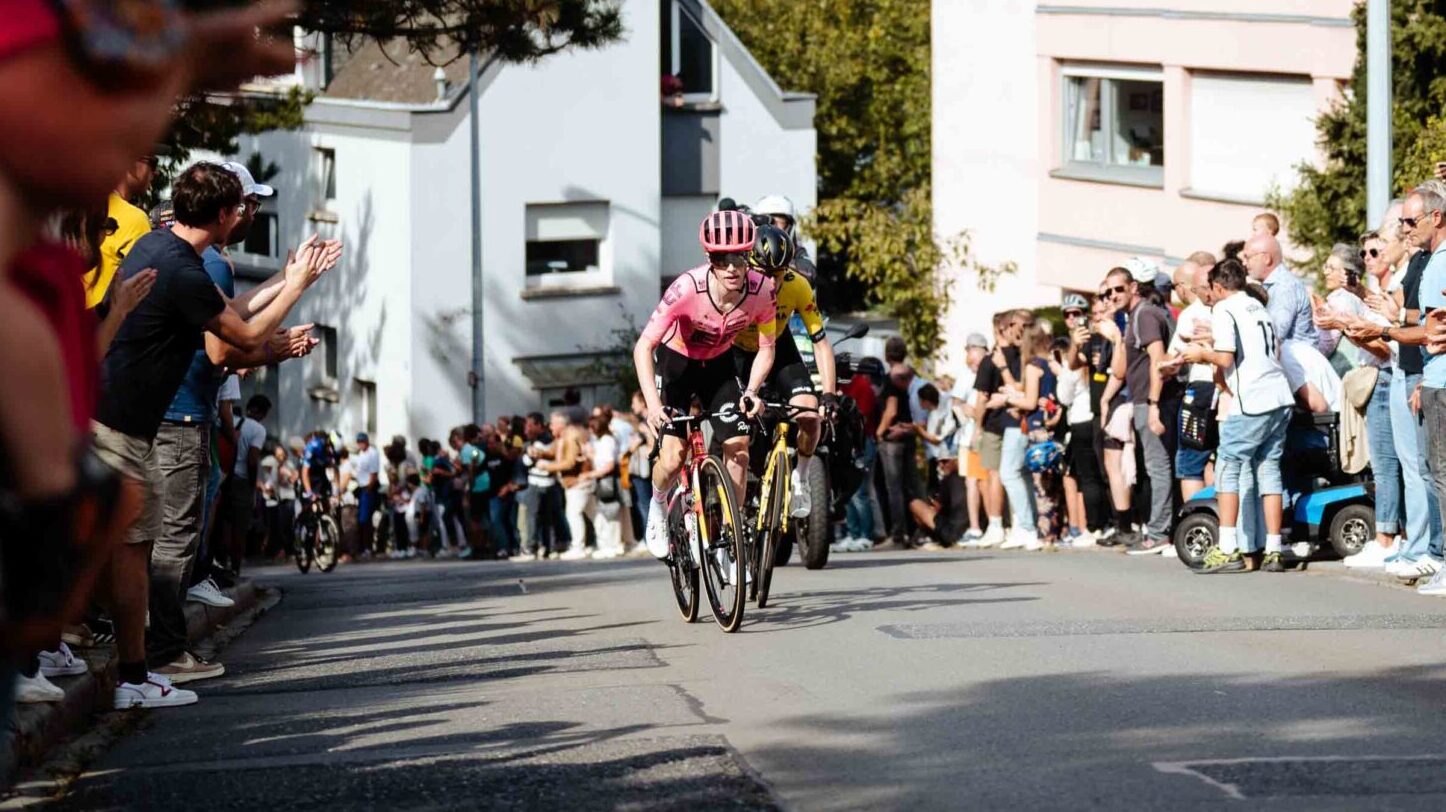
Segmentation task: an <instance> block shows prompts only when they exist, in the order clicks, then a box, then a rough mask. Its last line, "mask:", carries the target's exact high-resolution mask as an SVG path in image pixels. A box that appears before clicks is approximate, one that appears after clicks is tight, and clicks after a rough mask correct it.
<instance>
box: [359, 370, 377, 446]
mask: <svg viewBox="0 0 1446 812" xmlns="http://www.w3.org/2000/svg"><path fill="white" fill-rule="evenodd" d="M356 388H357V395H358V396H359V397H358V400H360V401H361V406H362V431H365V432H366V433H367V434H369V435H371V436H373V437H375V436H376V433H377V384H376V381H364V380H362V379H361V378H357V379H356Z"/></svg>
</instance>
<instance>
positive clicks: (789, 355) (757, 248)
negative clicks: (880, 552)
mask: <svg viewBox="0 0 1446 812" xmlns="http://www.w3.org/2000/svg"><path fill="white" fill-rule="evenodd" d="M793 259H794V244H793V239H792V238H791V237H790V236H789V235H788V233H787V232H785V231H784V230H783V229H780V228H778V227H776V226H771V225H762V226H759V227H758V235H757V237H756V238H755V240H754V243H753V252H752V253H751V254H750V255H749V262H750V263H751V264H752V265H753V267H755V268H757V269H758V270H760V271H763V272H764V273H767V274H770V275H772V276H773V279H774V286H775V290H776V291H777V298H778V308H777V311H776V318H775V321H774V328H775V331H776V333H777V335H778V343H777V344H776V345H775V346H774V353H775V355H774V361H773V369H772V371H771V372H770V373H769V376H768V383H767V386H768V387H769V388H771V389H773V390H775V391H776V392H778V394H780V395H781V396H783V397H785V398H788V402H789V403H790V404H792V405H794V406H804V407H808V408H811V409H817V408H819V396H818V393H817V392H816V391H815V389H814V386H813V378H812V377H811V376H810V375H809V373H808V365H807V364H805V363H804V361H803V356H802V355H801V354H800V353H799V351H798V345H797V344H795V343H794V341H793V335H792V333H791V332H790V331H789V329H788V321H789V319H790V318H791V317H792V316H793V314H794V313H797V314H798V315H799V318H801V319H802V320H803V325H804V328H805V329H806V330H807V331H808V337H809V338H810V339H811V340H812V341H813V348H814V349H813V356H814V360H815V362H816V363H817V364H818V374H819V378H820V379H821V381H822V382H823V411H824V412H825V413H828V412H831V411H832V410H833V409H834V408H835V407H836V406H837V405H838V392H837V386H838V380H837V378H836V377H835V373H834V355H833V345H832V344H830V343H829V340H828V336H827V335H826V334H825V333H824V329H823V316H822V315H821V314H820V313H819V312H818V302H817V301H816V300H815V298H814V295H813V286H812V285H810V284H809V282H808V280H807V279H805V278H803V275H802V274H800V273H798V271H797V270H796V269H795V268H794V267H793ZM757 351H758V328H757V327H756V326H750V327H748V328H747V329H746V330H744V331H743V332H741V333H739V334H738V337H737V338H736V339H734V341H733V358H734V362H735V364H736V365H737V368H738V370H739V374H740V375H743V374H746V373H747V370H749V369H750V368H751V367H752V364H753V356H754V354H755V353H756V352H757ZM794 422H796V423H797V425H798V465H796V466H794V469H793V482H792V490H793V516H794V518H803V517H805V516H807V515H808V514H809V512H810V510H811V509H812V504H811V502H812V499H811V498H810V494H809V489H808V488H806V487H804V484H803V483H804V482H806V481H807V480H806V479H805V478H804V473H806V472H807V470H808V466H809V465H810V464H812V463H813V452H814V449H815V448H816V447H817V446H818V434H819V425H820V422H821V421H820V416H819V415H818V414H817V413H811V412H805V413H802V414H800V415H798V416H797V417H796V418H795V421H794Z"/></svg>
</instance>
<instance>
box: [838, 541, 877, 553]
mask: <svg viewBox="0 0 1446 812" xmlns="http://www.w3.org/2000/svg"><path fill="white" fill-rule="evenodd" d="M872 549H874V541H873V539H852V540H850V541H849V547H848V549H847V550H844V552H846V553H866V552H868V551H869V550H872Z"/></svg>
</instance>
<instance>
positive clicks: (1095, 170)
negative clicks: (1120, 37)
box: [1050, 63, 1165, 189]
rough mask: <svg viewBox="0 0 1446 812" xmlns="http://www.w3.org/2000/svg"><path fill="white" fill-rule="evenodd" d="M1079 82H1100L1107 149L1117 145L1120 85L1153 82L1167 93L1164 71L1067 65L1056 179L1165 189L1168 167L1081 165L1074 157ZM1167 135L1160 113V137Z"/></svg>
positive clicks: (1061, 77)
mask: <svg viewBox="0 0 1446 812" xmlns="http://www.w3.org/2000/svg"><path fill="white" fill-rule="evenodd" d="M1076 79H1098V80H1100V125H1101V127H1100V131H1101V134H1102V136H1103V139H1104V142H1105V144H1106V146H1107V148H1108V147H1109V146H1110V145H1113V144H1114V141H1115V122H1116V115H1115V111H1116V104H1117V103H1118V90H1117V88H1118V85H1117V83H1118V82H1120V81H1127V82H1152V83H1156V84H1159V85H1160V92H1161V94H1162V96H1163V93H1164V90H1165V87H1164V85H1165V81H1164V79H1165V74H1164V70H1163V69H1161V68H1157V67H1140V66H1126V65H1101V64H1094V63H1069V64H1064V65H1062V66H1061V67H1060V70H1059V82H1060V84H1059V91H1060V93H1059V107H1058V115H1059V133H1060V147H1059V154H1058V157H1059V165H1058V166H1057V167H1056V168H1055V169H1054V170H1053V171H1051V172H1050V175H1051V176H1052V177H1056V178H1066V179H1071V180H1091V181H1102V182H1107V183H1121V184H1126V185H1130V186H1145V187H1150V188H1161V189H1162V188H1164V186H1165V166H1164V164H1163V163H1162V164H1161V165H1159V166H1127V165H1124V164H1115V163H1110V162H1109V161H1080V160H1076V159H1075V157H1074V143H1075V141H1074V137H1075V133H1074V119H1075V116H1074V112H1075V111H1074V109H1073V106H1074V105H1073V99H1072V96H1073V95H1074V93H1073V91H1072V90H1071V85H1072V83H1073V81H1074V80H1076ZM1164 132H1165V113H1164V110H1163V109H1162V110H1161V112H1160V133H1161V137H1162V138H1163V136H1164Z"/></svg>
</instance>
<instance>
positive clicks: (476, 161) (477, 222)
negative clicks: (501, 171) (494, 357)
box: [467, 50, 487, 425]
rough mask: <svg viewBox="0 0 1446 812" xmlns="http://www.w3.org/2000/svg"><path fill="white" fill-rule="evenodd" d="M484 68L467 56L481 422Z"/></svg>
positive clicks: (480, 415)
mask: <svg viewBox="0 0 1446 812" xmlns="http://www.w3.org/2000/svg"><path fill="white" fill-rule="evenodd" d="M481 70H482V69H480V68H479V67H478V64H477V52H476V51H475V50H474V51H472V53H470V54H468V55H467V110H468V119H469V121H468V123H469V126H470V130H471V132H470V136H471V167H472V370H471V372H470V373H468V375H467V378H468V381H467V382H468V383H469V384H470V385H471V387H472V422H473V423H476V424H478V425H481V424H482V423H483V422H484V421H485V420H486V419H487V418H486V407H487V368H486V367H487V362H486V359H485V356H483V354H482V151H481V146H480V141H481V137H480V134H479V125H478V123H477V97H478V96H479V95H481V92H480V88H479V87H478V79H479V78H480V76H481Z"/></svg>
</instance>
